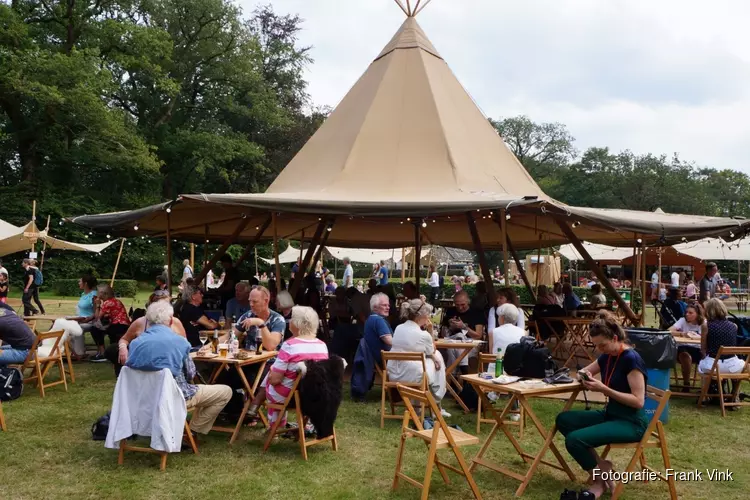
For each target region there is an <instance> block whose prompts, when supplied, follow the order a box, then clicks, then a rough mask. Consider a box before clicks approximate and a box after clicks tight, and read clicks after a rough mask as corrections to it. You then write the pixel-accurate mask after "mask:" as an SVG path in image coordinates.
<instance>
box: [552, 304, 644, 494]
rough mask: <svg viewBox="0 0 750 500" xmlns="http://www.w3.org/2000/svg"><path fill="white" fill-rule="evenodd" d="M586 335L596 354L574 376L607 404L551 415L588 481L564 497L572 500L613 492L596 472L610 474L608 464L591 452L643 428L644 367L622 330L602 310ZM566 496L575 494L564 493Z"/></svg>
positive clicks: (635, 436)
mask: <svg viewBox="0 0 750 500" xmlns="http://www.w3.org/2000/svg"><path fill="white" fill-rule="evenodd" d="M589 335H590V336H591V341H592V342H593V343H594V344H595V345H596V348H597V349H598V350H599V351H600V352H601V353H602V354H601V355H600V356H599V358H598V359H597V360H596V361H594V362H593V363H591V364H590V365H588V366H587V367H586V368H584V369H583V370H581V371H579V377H580V378H581V381H582V383H583V385H584V387H585V388H586V390H589V391H595V392H600V393H602V394H604V395H605V396H606V397H607V399H608V402H607V405H606V406H605V408H604V410H598V411H566V412H563V413H561V414H559V415H558V416H557V422H556V423H557V427H558V429H559V430H560V433H561V434H562V435H563V436H565V447H566V448H567V450H568V453H570V455H571V456H572V457H573V459H575V461H576V462H578V464H579V465H580V466H581V468H583V470H585V471H587V472H589V474H591V477H592V478H593V483H592V484H591V486H590V487H589V488H588V490H584V491H582V492H581V493H580V494H578V495H577V496H571V497H569V498H577V499H594V498H599V497H600V496H602V495H603V494H604V492H605V491H606V490H608V489H610V490H611V489H613V488H612V487H613V484H612V483H611V482H605V481H604V479H602V474H601V473H605V472H610V471H612V463H611V462H609V461H608V460H602V458H601V457H600V456H599V455H598V454H597V453H596V448H598V447H600V446H604V445H607V444H612V443H633V442H637V441H640V440H641V438H642V437H643V433H644V432H646V427H647V426H648V419H647V418H646V414H645V412H644V411H643V405H644V402H645V399H646V365H645V363H644V362H643V359H642V358H641V356H640V355H639V354H638V353H637V352H636V351H635V349H633V348H632V346H630V345H629V344H628V343H627V335H626V333H625V331H624V330H623V329H622V327H621V326H620V324H619V323H618V322H617V321H616V320H615V319H614V317H613V316H612V315H611V314H609V313H608V312H606V311H602V312H600V313H599V316H598V317H597V319H595V320H594V321H592V322H591V326H590V327H589ZM596 375H601V380H598V379H596V378H594V377H595V376H596ZM595 470H596V471H597V474H594V471H595ZM567 493H570V494H572V495H575V492H567V490H566V494H567ZM561 498H565V497H561Z"/></svg>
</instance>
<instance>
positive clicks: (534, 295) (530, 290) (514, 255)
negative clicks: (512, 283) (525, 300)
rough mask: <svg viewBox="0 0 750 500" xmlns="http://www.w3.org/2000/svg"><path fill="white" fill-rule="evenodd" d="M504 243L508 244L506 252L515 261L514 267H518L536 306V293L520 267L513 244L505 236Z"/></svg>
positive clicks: (519, 260)
mask: <svg viewBox="0 0 750 500" xmlns="http://www.w3.org/2000/svg"><path fill="white" fill-rule="evenodd" d="M505 241H506V242H507V243H508V250H510V254H511V255H512V256H513V260H514V261H516V267H518V272H519V273H520V274H521V279H522V280H523V282H524V284H525V285H526V289H527V290H528V291H529V295H531V300H532V301H533V302H534V303H535V304H536V291H535V290H534V289H533V288H532V287H531V282H530V281H529V277H528V276H526V271H525V270H524V268H523V266H521V259H520V258H519V257H518V252H516V249H515V248H513V243H512V242H511V241H510V236H508V235H506V236H505Z"/></svg>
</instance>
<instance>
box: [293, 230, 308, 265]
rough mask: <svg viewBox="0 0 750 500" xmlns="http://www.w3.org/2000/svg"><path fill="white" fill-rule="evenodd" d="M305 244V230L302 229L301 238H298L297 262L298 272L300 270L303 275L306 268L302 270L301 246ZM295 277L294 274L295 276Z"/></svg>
mask: <svg viewBox="0 0 750 500" xmlns="http://www.w3.org/2000/svg"><path fill="white" fill-rule="evenodd" d="M304 245H305V230H304V229H303V230H302V238H301V239H300V240H299V262H300V269H299V270H300V272H302V275H303V276H304V275H305V271H307V269H305V270H302V267H301V266H302V247H303V246H304ZM295 277H296V276H295Z"/></svg>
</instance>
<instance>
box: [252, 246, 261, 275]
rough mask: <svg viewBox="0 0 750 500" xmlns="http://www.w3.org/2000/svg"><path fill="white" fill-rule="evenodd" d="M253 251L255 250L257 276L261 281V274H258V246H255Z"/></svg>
mask: <svg viewBox="0 0 750 500" xmlns="http://www.w3.org/2000/svg"><path fill="white" fill-rule="evenodd" d="M253 251H254V252H255V276H256V277H257V278H258V281H260V274H258V246H257V245H255V246H253Z"/></svg>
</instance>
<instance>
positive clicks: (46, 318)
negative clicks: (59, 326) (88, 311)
mask: <svg viewBox="0 0 750 500" xmlns="http://www.w3.org/2000/svg"><path fill="white" fill-rule="evenodd" d="M66 317H67V316H60V315H57V316H55V315H52V314H36V315H34V316H24V317H23V319H24V321H51V322H53V323H54V322H55V320H58V319H60V318H66Z"/></svg>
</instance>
